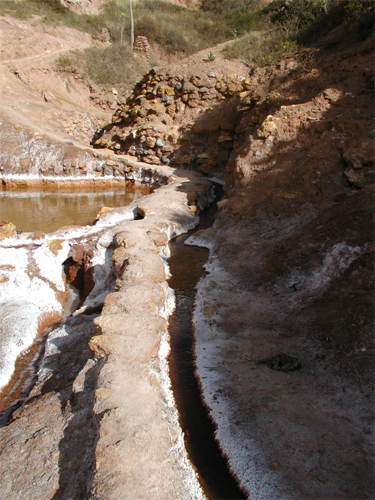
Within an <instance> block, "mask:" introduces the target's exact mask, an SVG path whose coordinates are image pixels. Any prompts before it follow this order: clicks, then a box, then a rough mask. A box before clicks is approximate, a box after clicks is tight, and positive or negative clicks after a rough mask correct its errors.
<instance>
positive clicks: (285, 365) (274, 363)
mask: <svg viewBox="0 0 375 500" xmlns="http://www.w3.org/2000/svg"><path fill="white" fill-rule="evenodd" d="M259 363H260V364H265V365H267V366H268V368H271V370H276V371H280V372H292V371H294V370H300V369H301V368H302V364H301V362H300V361H299V360H298V359H297V358H294V357H293V356H288V355H287V354H278V355H277V356H274V357H272V358H266V359H262V360H261V361H259Z"/></svg>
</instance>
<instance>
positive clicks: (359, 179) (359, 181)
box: [344, 168, 374, 188]
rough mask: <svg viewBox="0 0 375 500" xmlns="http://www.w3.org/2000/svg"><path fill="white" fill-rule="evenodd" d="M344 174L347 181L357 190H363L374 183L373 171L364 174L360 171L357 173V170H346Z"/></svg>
mask: <svg viewBox="0 0 375 500" xmlns="http://www.w3.org/2000/svg"><path fill="white" fill-rule="evenodd" d="M344 174H345V175H346V177H347V179H348V181H349V182H350V183H351V184H353V185H354V186H356V187H358V188H363V187H365V186H368V185H369V184H373V182H374V171H373V170H367V171H366V172H364V171H362V170H361V171H360V172H359V171H358V170H354V169H352V168H347V169H346V170H345V171H344Z"/></svg>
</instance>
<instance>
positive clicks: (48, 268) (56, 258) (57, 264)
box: [33, 240, 69, 291]
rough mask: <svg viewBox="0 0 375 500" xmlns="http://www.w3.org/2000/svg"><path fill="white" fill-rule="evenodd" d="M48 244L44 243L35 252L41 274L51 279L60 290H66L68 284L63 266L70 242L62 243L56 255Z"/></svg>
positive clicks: (34, 255)
mask: <svg viewBox="0 0 375 500" xmlns="http://www.w3.org/2000/svg"><path fill="white" fill-rule="evenodd" d="M47 245H48V242H47ZM47 245H42V246H40V247H39V248H37V249H36V250H34V252H33V257H34V260H35V263H36V265H37V266H38V268H39V274H40V276H41V277H42V278H45V279H46V280H49V281H51V282H52V283H53V284H54V285H55V286H56V287H57V289H58V290H61V291H65V287H66V284H65V281H64V278H63V274H62V267H61V266H62V265H63V262H64V261H65V260H66V258H67V255H68V253H69V242H68V241H66V240H65V241H63V242H62V243H61V246H62V248H61V250H59V251H58V252H57V255H54V254H53V253H52V252H51V250H50V249H49V247H48V246H47Z"/></svg>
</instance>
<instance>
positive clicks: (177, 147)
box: [93, 69, 269, 174]
mask: <svg viewBox="0 0 375 500" xmlns="http://www.w3.org/2000/svg"><path fill="white" fill-rule="evenodd" d="M263 73H264V74H263ZM265 73H266V72H265V71H264V70H256V71H255V72H254V74H253V75H252V76H249V75H247V76H243V75H236V74H232V75H223V74H216V73H214V72H211V71H207V72H197V73H193V74H191V73H190V74H179V75H175V74H172V73H170V72H168V71H167V70H160V71H158V72H156V71H155V69H152V70H151V71H150V72H149V73H147V74H146V75H145V76H144V77H143V79H142V80H141V81H140V82H138V84H137V85H136V86H135V88H134V90H133V93H132V94H131V95H130V97H129V98H128V99H127V102H126V104H125V106H123V107H122V108H121V109H118V110H117V111H116V113H115V115H114V116H113V118H112V123H110V124H108V125H107V126H105V127H104V128H103V129H102V131H101V132H100V134H98V136H97V137H96V138H94V140H93V145H94V146H95V147H105V148H111V149H113V150H114V151H115V152H117V153H120V154H129V155H131V156H134V157H136V158H137V159H138V160H139V161H143V162H146V163H150V164H156V165H159V164H166V165H168V164H172V165H173V166H183V167H185V168H186V167H188V166H190V167H195V168H197V169H198V170H199V171H201V172H202V173H205V174H210V173H212V172H213V171H217V170H223V169H224V167H225V165H226V163H227V161H228V157H229V154H230V151H231V150H232V147H233V138H234V135H235V129H236V126H237V125H238V123H239V121H240V118H241V110H240V107H239V103H240V100H241V98H243V97H244V96H245V95H247V94H248V93H249V92H250V91H253V92H254V93H256V92H255V90H256V89H257V88H258V86H259V84H260V83H262V82H263V83H264V82H265V79H264V77H265V76H266V74H265ZM259 80H261V82H260V81H259ZM268 80H269V79H268ZM266 83H268V84H269V81H267V82H266Z"/></svg>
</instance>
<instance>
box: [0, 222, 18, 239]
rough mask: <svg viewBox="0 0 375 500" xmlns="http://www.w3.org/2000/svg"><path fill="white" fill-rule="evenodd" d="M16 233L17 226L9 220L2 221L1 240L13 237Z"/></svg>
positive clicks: (0, 223) (0, 224) (0, 227)
mask: <svg viewBox="0 0 375 500" xmlns="http://www.w3.org/2000/svg"><path fill="white" fill-rule="evenodd" d="M15 235H16V226H15V225H14V224H13V223H12V222H9V221H8V220H3V221H1V222H0V241H1V240H5V238H13V236H15Z"/></svg>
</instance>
